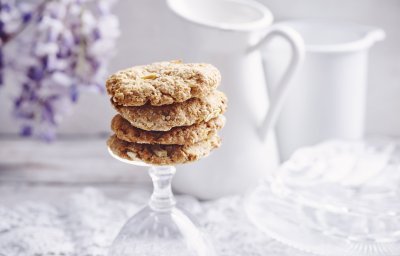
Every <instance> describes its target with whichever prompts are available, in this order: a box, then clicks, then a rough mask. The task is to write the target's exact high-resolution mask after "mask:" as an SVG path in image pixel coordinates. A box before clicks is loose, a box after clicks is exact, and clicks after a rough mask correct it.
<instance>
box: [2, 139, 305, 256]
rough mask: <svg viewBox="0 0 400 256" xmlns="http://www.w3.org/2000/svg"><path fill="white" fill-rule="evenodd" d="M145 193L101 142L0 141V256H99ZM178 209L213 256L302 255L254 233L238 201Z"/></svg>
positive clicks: (140, 180) (190, 203) (136, 172)
mask: <svg viewBox="0 0 400 256" xmlns="http://www.w3.org/2000/svg"><path fill="white" fill-rule="evenodd" d="M150 191H151V186H150V180H149V178H148V176H147V172H146V170H145V168H141V167H135V166H129V165H126V164H123V163H120V162H118V161H116V160H114V159H113V158H112V157H111V156H109V155H108V152H107V150H106V145H105V138H97V139H73V140H59V141H57V142H55V143H53V144H46V143H43V142H37V141H32V140H25V139H20V138H0V215H1V214H3V216H2V218H3V219H2V222H0V247H1V248H0V255H2V254H3V255H8V256H13V255H15V256H17V255H71V256H80V255H82V254H84V255H92V256H94V255H105V253H106V251H107V250H106V249H107V246H108V245H109V243H110V241H111V240H110V239H112V237H113V236H114V235H115V234H114V233H115V232H116V230H117V229H119V228H120V225H122V223H123V222H125V221H126V218H127V217H129V216H131V215H132V214H133V212H135V211H136V210H138V209H139V208H138V207H140V206H141V205H143V204H144V203H145V202H146V201H147V198H148V196H149V194H150ZM178 201H180V202H181V203H182V204H183V205H186V208H187V209H189V211H191V212H192V213H193V214H194V215H196V216H197V218H198V219H199V221H200V223H201V224H202V225H204V226H205V227H206V229H208V231H209V232H210V233H212V236H213V239H214V241H215V242H214V243H215V244H216V247H217V249H218V251H219V253H220V255H223V256H233V255H235V256H239V255H254V256H262V255H276V256H284V255H285V256H286V255H290V256H297V255H308V254H305V253H302V252H300V251H297V250H295V249H292V248H289V247H287V246H285V245H283V244H280V243H279V242H276V241H274V240H273V239H271V238H269V237H266V236H264V234H262V233H261V232H259V231H258V230H257V229H255V228H254V227H253V226H252V225H251V224H250V223H249V222H248V221H247V219H246V217H245V215H244V213H243V212H242V208H241V204H240V202H241V201H242V198H241V197H240V196H233V197H230V198H224V199H221V200H218V201H214V202H198V201H197V200H196V199H194V198H192V197H188V196H178ZM82 202H83V203H82ZM85 204H87V206H85ZM85 207H86V208H88V207H89V208H90V209H89V210H88V209H86V208H85ZM71 209H72V210H71ZM41 211H43V212H41ZM54 212H56V213H57V214H55V215H54ZM121 212H122V213H123V214H121ZM105 213H107V214H108V215H107V214H105ZM60 216H61V217H60ZM18 219H21V221H18ZM60 220H61V222H60ZM88 220H93V221H92V222H90V221H89V222H88V223H86V222H87V221H88ZM232 221H233V222H235V225H232ZM60 223H61V224H60ZM53 224H54V227H52V225H53ZM46 225H47V226H46ZM49 226H50V227H49ZM107 228H108V229H107ZM38 232H39V233H40V234H42V235H41V236H40V237H39V238H38V237H37V235H36V234H37V233H38ZM82 236H83V237H85V239H82ZM92 237H93V239H92ZM99 241H100V242H99ZM15 246H17V247H15ZM16 248H18V250H16ZM2 250H5V251H2ZM17 251H18V253H17ZM35 253H36V254H35Z"/></svg>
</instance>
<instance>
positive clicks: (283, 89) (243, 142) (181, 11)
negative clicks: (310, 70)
mask: <svg viewBox="0 0 400 256" xmlns="http://www.w3.org/2000/svg"><path fill="white" fill-rule="evenodd" d="M167 3H168V6H169V7H170V9H171V10H172V11H173V12H175V13H176V14H177V15H178V16H179V17H180V18H183V20H184V21H186V22H187V26H188V27H189V28H188V30H187V31H189V32H188V33H187V41H188V43H189V44H190V45H191V47H192V49H193V50H192V51H191V56H190V58H188V59H186V61H196V62H198V61H199V62H209V63H212V64H213V65H215V66H216V67H217V68H218V69H219V70H220V71H221V74H222V84H221V86H220V88H219V89H220V90H222V91H224V92H225V93H226V94H227V96H228V102H229V103H228V111H227V112H226V117H227V123H226V126H225V127H224V129H223V130H222V131H221V132H220V134H221V137H222V141H223V145H222V147H221V148H220V149H218V150H215V151H214V152H212V154H211V155H210V156H209V157H207V158H205V159H202V160H200V161H198V162H196V163H193V164H187V165H182V166H179V168H178V172H177V174H176V177H175V179H174V184H173V185H174V188H175V189H176V190H177V191H179V192H184V193H187V194H191V195H195V196H197V197H199V198H202V199H211V198H217V197H220V196H223V195H228V194H233V193H242V192H244V191H245V190H246V189H248V188H249V187H250V186H252V185H254V184H256V182H257V181H258V180H259V179H261V178H262V177H263V176H265V175H266V173H267V172H268V170H272V169H274V168H275V167H276V166H277V164H278V154H277V148H276V144H275V137H274V135H273V134H271V133H269V135H270V136H268V138H267V134H268V132H269V131H270V128H271V127H272V126H273V125H274V123H275V121H276V118H277V115H278V113H279V109H280V108H281V106H282V103H283V101H284V98H285V96H286V94H287V92H288V89H289V80H290V78H291V77H292V76H293V74H294V73H295V71H296V69H297V68H298V66H299V65H300V63H301V61H302V57H303V51H304V50H303V42H302V39H301V37H300V36H299V35H298V34H297V33H296V32H295V31H294V30H292V29H290V28H288V27H286V26H274V25H272V20H273V16H272V14H271V12H270V11H269V10H268V9H267V8H266V7H265V6H263V5H261V4H260V3H258V2H256V1H252V0H168V1H167ZM274 37H281V38H283V39H285V40H286V41H287V42H289V44H290V46H291V50H292V51H291V52H292V57H291V61H290V64H289V65H288V68H287V69H286V71H285V74H284V75H283V76H282V77H281V79H280V81H279V82H278V85H277V86H276V87H275V88H276V89H275V90H274V91H273V92H268V90H267V87H266V83H265V74H264V68H263V64H262V58H261V54H260V51H259V49H260V47H261V46H262V45H264V44H266V43H268V42H269V41H270V39H272V38H274Z"/></svg>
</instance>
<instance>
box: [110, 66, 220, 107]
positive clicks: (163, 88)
mask: <svg viewBox="0 0 400 256" xmlns="http://www.w3.org/2000/svg"><path fill="white" fill-rule="evenodd" d="M220 81H221V74H220V73H219V71H218V69H217V68H215V67H214V66H213V65H211V64H205V63H187V64H185V63H182V62H180V61H171V62H157V63H153V64H150V65H143V66H135V67H132V68H128V69H125V70H121V71H118V72H116V73H115V74H113V75H111V76H110V77H109V78H108V79H107V82H106V88H107V92H108V94H109V95H110V96H111V100H112V102H113V103H114V104H115V105H121V106H142V105H145V104H149V105H153V106H161V105H167V104H172V103H175V102H184V101H186V100H188V99H190V98H194V97H197V98H201V97H204V96H206V95H208V94H209V93H211V92H212V91H213V90H214V89H215V88H216V87H217V86H218V85H219V83H220Z"/></svg>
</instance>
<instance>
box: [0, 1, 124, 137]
mask: <svg viewBox="0 0 400 256" xmlns="http://www.w3.org/2000/svg"><path fill="white" fill-rule="evenodd" d="M2 1H3V0H2ZM6 2H8V6H9V7H8V6H7V5H6V4H4V6H5V8H3V9H1V10H0V22H2V23H0V36H1V40H2V42H4V43H3V44H2V45H1V48H2V49H1V50H0V57H1V56H3V60H1V59H0V64H1V63H3V65H2V66H0V72H1V71H4V70H5V69H4V66H5V68H6V70H7V73H8V71H10V73H13V75H14V78H15V80H16V82H17V84H18V85H19V86H20V93H19V95H18V96H17V97H16V98H15V101H14V115H15V117H16V118H17V119H18V120H19V121H20V123H21V134H22V135H25V136H30V135H33V134H34V135H38V136H40V137H42V138H43V139H45V140H52V139H54V137H55V127H56V126H57V125H58V124H59V123H60V121H61V120H62V117H63V116H64V115H65V114H66V113H68V112H69V110H70V105H71V103H74V102H76V101H77V100H78V98H79V91H80V90H81V89H88V90H93V91H96V92H103V91H104V79H105V75H106V69H107V63H108V60H109V58H110V57H111V55H112V53H113V52H114V51H113V50H114V49H115V41H116V39H117V37H118V36H119V25H118V19H117V18H116V17H115V16H114V15H113V14H112V13H111V10H110V9H111V6H112V4H113V1H110V0H47V1H44V2H42V3H40V4H39V5H37V6H27V5H26V4H25V5H21V4H20V3H19V2H18V1H15V0H14V1H13V0H7V1H6ZM2 6H3V4H2ZM28 10H30V11H28ZM11 14H12V15H11ZM3 16H5V17H6V18H3ZM11 17H15V18H13V19H15V21H14V20H13V21H10V20H11ZM3 20H4V21H3ZM1 24H3V25H1ZM2 26H3V27H5V28H6V29H3V28H2ZM22 30H24V32H23V33H20V31H22ZM16 33H19V35H18V37H16V36H15V34H16ZM10 35H11V36H10ZM11 37H12V38H13V39H14V40H12V42H11V41H10V38H11ZM3 38H4V39H3ZM5 43H7V44H13V43H15V45H14V46H13V47H10V48H12V50H10V52H7V53H8V54H6V53H5V51H3V49H5V48H4V47H3V46H4V45H5ZM13 56H18V58H15V57H13ZM8 59H9V60H8ZM3 74H4V73H3ZM0 78H1V76H0Z"/></svg>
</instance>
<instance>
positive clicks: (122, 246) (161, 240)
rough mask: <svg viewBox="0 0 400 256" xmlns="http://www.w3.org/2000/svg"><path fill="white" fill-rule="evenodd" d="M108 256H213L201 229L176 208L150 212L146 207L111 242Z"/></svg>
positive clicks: (210, 246)
mask: <svg viewBox="0 0 400 256" xmlns="http://www.w3.org/2000/svg"><path fill="white" fill-rule="evenodd" d="M109 255H110V256H133V255H148V256H153V255H154V256H164V255H165V256H170V255H174V256H180V255H182V256H183V255H185V256H214V255H216V254H215V253H214V249H213V247H212V244H211V243H210V242H209V241H208V240H207V239H206V237H205V236H204V234H203V232H202V231H201V229H200V228H199V227H198V226H197V225H196V224H194V222H193V221H192V220H191V219H190V218H189V217H188V216H187V215H186V214H184V213H183V212H182V211H181V210H179V209H178V208H173V209H172V210H170V211H165V212H163V211H154V210H153V209H151V207H149V206H146V207H145V208H143V209H142V210H141V211H139V212H138V213H137V214H136V215H134V216H133V217H132V218H131V219H130V220H129V221H128V222H127V223H126V224H125V225H124V227H123V228H122V230H121V231H120V233H119V235H118V236H117V238H116V239H115V241H114V243H113V245H112V247H111V249H110V252H109Z"/></svg>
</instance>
